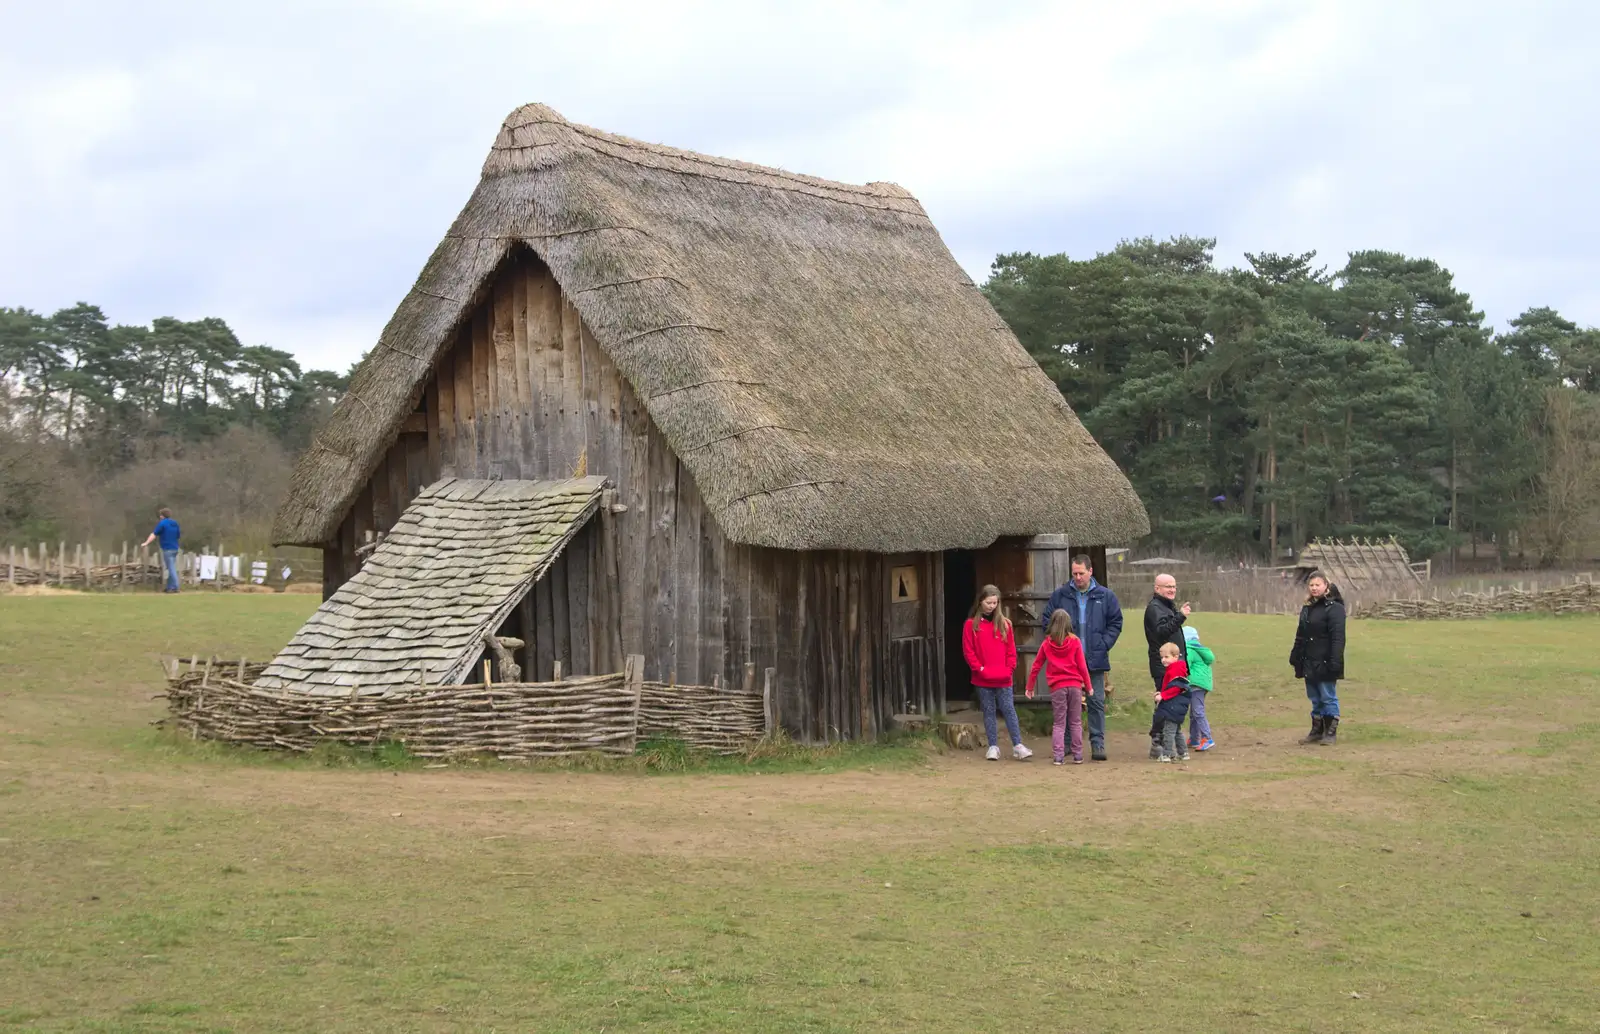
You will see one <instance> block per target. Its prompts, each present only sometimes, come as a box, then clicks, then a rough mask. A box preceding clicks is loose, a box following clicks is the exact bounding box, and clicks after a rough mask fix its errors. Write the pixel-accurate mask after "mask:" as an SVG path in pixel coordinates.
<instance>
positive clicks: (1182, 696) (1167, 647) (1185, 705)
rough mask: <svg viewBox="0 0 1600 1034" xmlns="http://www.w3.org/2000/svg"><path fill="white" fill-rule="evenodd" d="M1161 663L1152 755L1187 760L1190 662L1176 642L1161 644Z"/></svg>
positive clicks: (1154, 716)
mask: <svg viewBox="0 0 1600 1034" xmlns="http://www.w3.org/2000/svg"><path fill="white" fill-rule="evenodd" d="M1161 664H1162V669H1163V670H1162V673H1161V688H1160V689H1159V690H1157V691H1156V709H1155V714H1154V715H1152V716H1151V719H1150V757H1151V758H1153V759H1155V760H1158V761H1188V760H1189V745H1188V743H1187V741H1186V740H1185V739H1184V737H1183V734H1182V733H1183V730H1182V726H1183V719H1184V717H1185V716H1186V715H1188V713H1189V665H1188V664H1186V663H1184V660H1183V650H1182V649H1180V648H1179V646H1178V644H1176V643H1162V644H1161Z"/></svg>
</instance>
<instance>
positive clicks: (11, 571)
mask: <svg viewBox="0 0 1600 1034" xmlns="http://www.w3.org/2000/svg"><path fill="white" fill-rule="evenodd" d="M6 581H7V582H10V583H11V586H12V588H15V587H16V584H17V547H16V546H12V547H11V562H10V563H9V564H7V565H6Z"/></svg>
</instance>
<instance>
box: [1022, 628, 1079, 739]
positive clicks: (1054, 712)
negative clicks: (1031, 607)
mask: <svg viewBox="0 0 1600 1034" xmlns="http://www.w3.org/2000/svg"><path fill="white" fill-rule="evenodd" d="M1040 668H1043V669H1044V681H1045V685H1047V686H1049V687H1050V712H1051V717H1052V718H1053V721H1052V723H1051V726H1050V748H1051V753H1052V754H1053V755H1054V756H1055V763H1056V764H1058V765H1064V764H1066V763H1067V747H1066V739H1067V737H1066V731H1067V727H1068V726H1069V725H1070V726H1071V727H1072V763H1073V764H1074V765H1081V764H1083V694H1084V693H1085V692H1086V691H1087V690H1088V687H1089V665H1088V663H1087V662H1085V661H1084V658H1083V640H1081V639H1079V638H1078V637H1077V636H1075V635H1073V634H1072V616H1071V615H1070V614H1068V613H1067V611H1066V609H1065V608H1062V609H1060V610H1057V611H1056V612H1055V613H1054V614H1052V615H1050V628H1049V630H1048V631H1047V632H1046V633H1045V637H1044V642H1042V643H1040V644H1039V652H1038V653H1037V654H1035V655H1034V658H1033V668H1032V670H1030V671H1029V672H1028V688H1027V694H1028V699H1029V700H1032V699H1033V687H1034V686H1036V685H1037V684H1038V682H1039V669H1040Z"/></svg>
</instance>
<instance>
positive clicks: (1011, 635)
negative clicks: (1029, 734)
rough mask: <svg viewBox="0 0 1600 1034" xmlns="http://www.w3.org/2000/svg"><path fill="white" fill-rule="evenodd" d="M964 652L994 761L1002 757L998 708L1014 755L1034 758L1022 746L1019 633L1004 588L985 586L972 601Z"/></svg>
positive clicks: (964, 633) (963, 636) (963, 639)
mask: <svg viewBox="0 0 1600 1034" xmlns="http://www.w3.org/2000/svg"><path fill="white" fill-rule="evenodd" d="M961 652H962V653H964V654H965V655H966V658H967V667H969V668H971V669H972V688H973V689H974V690H976V691H977V693H978V699H979V701H980V702H981V703H982V705H983V731H984V732H985V733H986V734H987V735H988V738H989V752H988V754H986V755H984V756H985V757H987V758H988V759H989V760H990V761H999V760H1000V744H999V742H998V740H999V738H1000V737H999V729H998V726H997V724H996V722H995V710H996V709H997V708H998V709H999V711H1000V713H1001V714H1002V715H1004V716H1005V720H1006V732H1008V733H1010V734H1011V756H1012V757H1014V758H1016V759H1017V760H1018V761H1026V760H1028V759H1029V758H1031V757H1033V751H1031V750H1029V749H1028V748H1027V747H1024V746H1023V745H1022V727H1021V726H1020V725H1018V724H1017V705H1016V702H1015V701H1014V700H1012V698H1011V680H1012V678H1013V677H1014V673H1015V672H1016V668H1017V636H1016V633H1015V632H1014V631H1013V630H1012V628H1011V620H1010V619H1009V618H1007V617H1006V615H1005V612H1004V611H1002V610H1001V609H1000V590H999V589H997V588H995V587H994V586H992V585H985V586H984V587H983V588H982V589H980V590H978V598H977V600H975V601H974V602H973V604H972V616H971V617H969V618H967V623H966V624H965V625H964V626H962V628H961Z"/></svg>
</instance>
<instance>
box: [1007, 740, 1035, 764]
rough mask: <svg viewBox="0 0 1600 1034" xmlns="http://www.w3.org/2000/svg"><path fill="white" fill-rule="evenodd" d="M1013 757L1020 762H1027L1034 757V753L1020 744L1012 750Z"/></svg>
mask: <svg viewBox="0 0 1600 1034" xmlns="http://www.w3.org/2000/svg"><path fill="white" fill-rule="evenodd" d="M1011 756H1012V757H1013V758H1015V759H1017V760H1018V761H1026V760H1028V759H1029V758H1031V757H1033V751H1031V750H1029V749H1028V748H1027V747H1024V746H1023V745H1022V744H1020V743H1019V744H1017V745H1016V746H1015V747H1012V748H1011Z"/></svg>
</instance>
